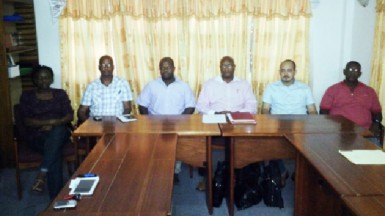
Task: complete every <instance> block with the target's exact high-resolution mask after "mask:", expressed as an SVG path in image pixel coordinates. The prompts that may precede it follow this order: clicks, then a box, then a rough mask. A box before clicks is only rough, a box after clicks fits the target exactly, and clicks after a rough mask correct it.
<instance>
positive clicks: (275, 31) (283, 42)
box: [251, 16, 309, 106]
mask: <svg viewBox="0 0 385 216" xmlns="http://www.w3.org/2000/svg"><path fill="white" fill-rule="evenodd" d="M253 21H254V22H253V25H254V26H253V34H254V35H253V38H252V41H253V43H252V49H253V52H252V53H253V55H252V63H253V64H252V71H251V76H252V78H251V79H252V86H253V88H254V91H255V94H256V95H257V98H258V102H259V106H261V103H262V95H263V91H264V89H265V87H266V85H268V84H269V83H271V82H273V81H276V80H278V79H280V78H279V65H280V63H281V62H282V61H284V60H285V59H292V60H294V62H295V63H296V71H297V72H296V76H295V78H296V80H301V81H303V82H305V83H308V74H309V42H308V41H309V17H308V16H291V17H288V18H282V17H279V16H273V17H254V18H253Z"/></svg>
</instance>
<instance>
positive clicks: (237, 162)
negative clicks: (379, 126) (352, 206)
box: [220, 115, 370, 215]
mask: <svg viewBox="0 0 385 216" xmlns="http://www.w3.org/2000/svg"><path fill="white" fill-rule="evenodd" d="M255 119H256V121H257V124H255V125H251V124H250V125H248V124H245V125H242V124H239V125H232V124H220V128H221V131H222V136H225V137H230V139H231V141H230V145H229V146H228V148H229V152H230V154H229V163H230V165H229V167H230V170H229V172H230V177H229V192H228V197H227V200H228V207H229V214H230V215H234V187H235V182H234V175H235V174H234V169H235V168H242V167H244V166H246V165H248V164H251V163H254V162H258V161H264V160H272V159H297V161H296V174H300V175H302V174H303V175H304V176H306V175H307V174H309V173H305V171H306V169H305V165H307V164H305V165H302V166H301V164H300V162H299V159H300V158H301V155H298V150H297V149H296V148H295V146H293V145H292V143H291V142H290V140H288V139H287V138H286V137H285V135H287V134H311V135H310V136H313V135H314V134H318V136H319V138H320V139H323V138H321V137H329V135H330V134H345V133H346V134H349V135H350V134H353V135H355V136H357V137H359V136H360V135H363V136H366V135H370V132H368V131H367V130H366V129H364V128H362V127H359V126H357V125H355V124H354V123H352V122H351V121H349V120H347V119H345V118H343V117H339V116H329V115H255ZM356 134H360V135H356ZM361 139H363V138H362V137H361ZM301 153H302V152H301ZM304 154H306V153H304ZM315 163H317V161H315ZM302 169H303V170H302ZM316 174H317V173H316V172H315V173H311V175H316ZM309 175H310V174H309ZM306 184H307V185H310V184H308V183H307V182H303V181H296V182H295V188H296V194H295V205H296V206H295V212H296V215H307V214H301V213H300V212H305V211H302V210H297V209H300V208H301V209H304V208H303V206H306V205H304V201H306V200H307V199H308V194H311V193H312V191H310V190H309V191H305V190H304V189H303V188H306V187H305V186H306ZM304 185H305V186H304ZM313 186H316V185H312V186H311V187H313ZM320 193H321V192H320ZM322 193H323V192H322ZM325 199H326V198H325ZM338 202H339V201H338ZM338 202H335V203H328V204H329V205H337V206H340V205H339V203H338ZM306 204H309V206H311V200H310V201H309V202H307V203H306ZM298 213H299V214H298ZM306 213H310V212H306Z"/></svg>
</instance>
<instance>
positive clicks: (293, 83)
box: [262, 59, 318, 187]
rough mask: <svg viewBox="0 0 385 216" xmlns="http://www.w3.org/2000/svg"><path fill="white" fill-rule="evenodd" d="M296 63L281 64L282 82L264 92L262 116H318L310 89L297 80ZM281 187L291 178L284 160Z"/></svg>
mask: <svg viewBox="0 0 385 216" xmlns="http://www.w3.org/2000/svg"><path fill="white" fill-rule="evenodd" d="M295 73H296V70H295V62H294V61H293V60H290V59H287V60H285V61H283V62H282V63H281V64H280V68H279V74H280V76H281V80H279V81H276V82H274V83H272V84H270V85H268V86H267V88H266V89H265V91H264V92H263V98H262V114H303V115H304V114H318V113H317V109H316V107H315V103H314V99H313V95H312V93H311V90H310V87H309V86H307V85H306V84H304V83H302V82H300V81H297V80H295ZM278 164H279V166H280V171H281V186H282V187H283V186H284V185H285V180H286V178H287V177H288V176H289V173H288V172H287V170H286V168H285V165H284V163H283V161H282V160H279V161H278Z"/></svg>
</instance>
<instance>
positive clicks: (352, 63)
mask: <svg viewBox="0 0 385 216" xmlns="http://www.w3.org/2000/svg"><path fill="white" fill-rule="evenodd" d="M352 65H357V66H358V67H359V68H360V69H361V64H360V63H358V62H356V61H350V62H348V63H346V66H345V69H346V68H348V67H350V66H352Z"/></svg>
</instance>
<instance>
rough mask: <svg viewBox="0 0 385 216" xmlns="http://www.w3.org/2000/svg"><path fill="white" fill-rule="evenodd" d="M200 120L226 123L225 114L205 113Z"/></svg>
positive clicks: (208, 122)
mask: <svg viewBox="0 0 385 216" xmlns="http://www.w3.org/2000/svg"><path fill="white" fill-rule="evenodd" d="M202 122H203V123H205V124H220V123H227V121H226V115H225V114H205V115H203V118H202Z"/></svg>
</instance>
